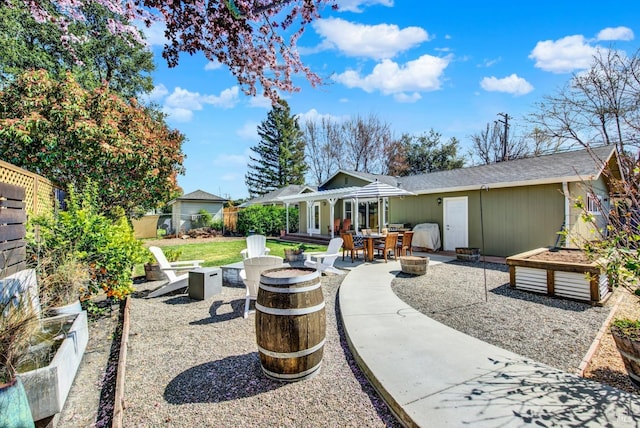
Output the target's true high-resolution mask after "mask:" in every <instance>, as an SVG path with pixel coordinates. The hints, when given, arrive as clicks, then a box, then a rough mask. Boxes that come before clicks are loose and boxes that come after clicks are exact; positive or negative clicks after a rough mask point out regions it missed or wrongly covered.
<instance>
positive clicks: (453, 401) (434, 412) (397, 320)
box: [339, 254, 640, 427]
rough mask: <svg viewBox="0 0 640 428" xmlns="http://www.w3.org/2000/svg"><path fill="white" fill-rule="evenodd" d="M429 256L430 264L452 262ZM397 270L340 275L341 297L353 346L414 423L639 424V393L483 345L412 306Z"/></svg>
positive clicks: (392, 266) (395, 266) (399, 411)
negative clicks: (394, 286) (396, 285)
mask: <svg viewBox="0 0 640 428" xmlns="http://www.w3.org/2000/svg"><path fill="white" fill-rule="evenodd" d="M428 256H429V257H430V259H431V262H430V266H432V265H433V264H436V263H438V262H443V261H447V260H450V259H451V258H450V257H445V256H440V255H437V254H429V255H428ZM340 265H341V266H340V267H342V268H347V269H349V268H350V266H349V263H345V264H342V263H340ZM352 266H353V265H352ZM399 271H400V263H398V262H395V261H390V262H389V263H382V262H373V263H365V264H360V265H358V266H357V267H354V268H353V269H351V272H350V273H349V274H348V275H347V277H346V278H345V280H344V281H343V283H342V285H341V287H340V292H339V299H340V309H341V314H342V320H343V322H344V328H345V332H346V335H347V339H348V341H349V345H350V348H351V351H352V352H353V354H354V356H355V358H356V359H357V361H358V364H359V365H360V367H361V368H362V369H363V371H364V372H365V374H366V375H367V377H368V378H369V380H370V381H371V382H372V384H373V385H374V386H375V387H376V389H377V390H378V392H379V393H380V394H381V395H382V397H383V398H384V399H385V401H386V402H387V404H388V405H389V406H390V407H391V409H392V410H393V411H394V412H395V413H396V415H397V416H398V418H399V419H400V420H401V421H402V422H403V423H404V424H406V425H407V426H420V427H444V426H453V427H458V426H463V425H471V426H474V427H476V426H478V427H512V426H532V425H533V426H536V425H537V426H547V427H548V426H580V427H590V426H592V427H607V426H609V427H636V426H640V400H639V399H638V397H637V396H635V395H633V394H629V393H626V392H623V391H619V390H617V389H614V388H611V387H607V386H604V385H602V384H600V383H596V382H592V381H588V380H586V379H583V378H581V377H578V376H575V375H572V374H568V373H565V372H562V371H560V370H557V369H554V368H552V367H549V366H545V365H543V364H540V363H537V362H535V361H532V360H530V359H527V358H525V357H522V356H520V355H517V354H514V353H512V352H509V351H506V350H504V349H501V348H498V347H496V346H493V345H490V344H488V343H486V342H482V341H480V340H478V339H475V338H473V337H471V336H467V335H466V334H464V333H460V332H458V331H456V330H453V329H451V328H449V327H447V326H445V325H443V324H440V323H439V322H437V321H434V320H432V319H430V318H428V317H427V316H425V315H423V314H421V313H420V312H418V311H416V310H414V309H413V308H411V307H410V306H408V305H407V304H405V303H404V302H402V301H401V300H400V299H399V298H398V297H396V295H395V294H394V293H393V291H392V290H391V281H392V280H393V278H394V276H395V275H396V274H397V273H398V272H399Z"/></svg>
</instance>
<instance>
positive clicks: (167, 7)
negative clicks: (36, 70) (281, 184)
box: [4, 0, 337, 104]
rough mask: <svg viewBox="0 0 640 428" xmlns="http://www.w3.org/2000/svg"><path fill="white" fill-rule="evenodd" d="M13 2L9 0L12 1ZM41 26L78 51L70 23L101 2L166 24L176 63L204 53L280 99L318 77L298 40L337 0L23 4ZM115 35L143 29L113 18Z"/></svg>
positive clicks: (170, 59)
mask: <svg viewBox="0 0 640 428" xmlns="http://www.w3.org/2000/svg"><path fill="white" fill-rule="evenodd" d="M9 1H10V0H4V2H5V3H7V4H10V3H8V2H9ZM22 1H23V3H24V5H25V6H26V7H28V8H29V10H30V11H31V14H32V15H33V16H34V18H35V19H37V20H38V21H39V22H46V21H49V22H54V23H55V24H56V25H57V26H58V27H59V28H60V29H61V31H62V32H63V34H64V35H65V36H64V37H65V38H64V39H63V41H64V42H65V43H66V44H67V45H68V47H69V48H70V49H72V50H73V48H74V46H77V43H78V42H79V41H80V40H79V38H78V37H77V35H76V34H74V33H73V32H72V29H73V28H72V25H70V24H72V23H74V22H82V21H85V20H86V19H87V18H86V15H85V11H84V10H83V8H84V7H85V6H87V5H89V4H92V3H97V4H100V5H102V6H104V7H106V9H108V10H110V11H113V12H116V13H119V14H121V15H122V16H123V17H124V18H126V20H128V21H129V22H134V21H136V20H137V21H140V22H144V23H145V24H146V25H151V24H153V23H155V22H159V23H162V24H164V25H165V26H166V31H165V36H166V37H167V44H165V46H164V51H163V57H164V58H165V59H166V61H167V63H168V65H169V66H171V67H173V66H176V65H177V64H178V62H179V58H180V54H181V53H187V54H190V55H193V54H194V53H196V52H202V53H203V54H204V56H205V57H206V58H207V59H209V60H211V61H215V62H219V63H221V64H225V65H226V66H228V67H229V69H230V71H231V73H232V74H233V75H234V76H235V77H236V79H237V80H238V82H239V83H240V85H241V86H242V88H243V90H244V91H245V93H247V94H249V95H255V94H256V93H257V88H256V87H257V85H258V84H259V85H261V86H262V88H263V94H264V95H265V96H268V97H270V98H271V99H272V101H273V102H274V104H275V103H276V102H277V99H278V95H277V91H278V90H284V91H296V90H298V89H299V88H298V87H296V86H295V85H294V83H293V80H292V76H293V75H294V74H299V73H301V74H304V75H305V76H306V77H307V79H308V80H309V81H310V82H311V84H312V85H317V84H319V83H320V78H319V76H318V75H317V74H315V73H314V72H312V71H311V70H310V69H309V67H307V66H305V65H304V64H303V63H302V61H301V59H300V56H299V53H298V51H297V48H296V47H297V41H298V40H299V38H300V36H301V35H302V34H303V32H304V29H305V27H306V26H307V25H308V24H309V23H310V22H312V21H313V20H314V19H317V18H319V17H320V8H321V7H322V6H323V5H329V6H331V7H333V8H337V4H336V1H335V0H211V1H208V2H166V1H162V0H143V1H136V2H126V3H123V2H120V1H118V0H22ZM110 28H111V31H112V32H113V33H114V34H121V35H128V36H131V37H134V38H137V39H138V40H140V34H139V30H138V29H137V28H135V27H134V26H132V25H130V24H127V23H126V22H124V21H110Z"/></svg>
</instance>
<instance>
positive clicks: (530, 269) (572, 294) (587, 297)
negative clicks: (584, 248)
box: [506, 248, 611, 305]
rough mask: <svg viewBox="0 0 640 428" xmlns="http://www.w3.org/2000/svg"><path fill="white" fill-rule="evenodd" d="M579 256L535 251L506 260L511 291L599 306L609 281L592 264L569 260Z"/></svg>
mask: <svg viewBox="0 0 640 428" xmlns="http://www.w3.org/2000/svg"><path fill="white" fill-rule="evenodd" d="M572 253H574V254H572ZM581 253H582V252H581V250H577V249H576V250H574V249H562V250H561V251H558V252H557V253H555V254H554V252H550V251H549V249H547V248H538V249H536V250H532V251H528V252H525V253H521V254H516V255H515V256H511V257H507V260H506V263H507V265H508V266H509V282H510V284H511V287H513V288H518V289H522V290H527V291H532V292H535V293H542V294H547V295H549V296H558V297H565V298H569V299H573V300H581V301H587V302H590V303H592V304H598V305H599V304H602V303H603V302H604V300H606V298H608V297H609V296H610V294H611V285H610V283H609V278H608V277H607V275H606V272H602V268H601V267H600V266H599V265H598V264H597V263H595V262H588V261H575V260H572V259H576V258H579V257H576V256H578V255H579V254H581ZM556 254H557V255H556ZM563 255H565V256H567V257H563Z"/></svg>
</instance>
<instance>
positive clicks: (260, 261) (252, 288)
mask: <svg viewBox="0 0 640 428" xmlns="http://www.w3.org/2000/svg"><path fill="white" fill-rule="evenodd" d="M283 261H284V259H283V258H282V257H278V256H258V257H251V258H248V259H244V260H243V262H244V269H243V270H241V271H240V278H242V281H243V282H244V285H245V287H246V288H247V294H246V298H245V302H244V317H245V318H247V317H248V316H249V312H254V311H249V305H250V302H251V300H256V299H257V298H258V288H259V285H260V274H261V273H262V272H264V271H265V270H267V269H273V268H277V267H280V266H282V264H283Z"/></svg>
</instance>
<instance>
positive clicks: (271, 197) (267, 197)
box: [238, 184, 317, 208]
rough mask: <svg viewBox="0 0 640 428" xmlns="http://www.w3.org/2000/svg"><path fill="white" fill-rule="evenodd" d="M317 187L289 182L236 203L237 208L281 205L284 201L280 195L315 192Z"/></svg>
mask: <svg viewBox="0 0 640 428" xmlns="http://www.w3.org/2000/svg"><path fill="white" fill-rule="evenodd" d="M315 191H317V188H315V187H312V186H307V185H304V184H289V185H288V186H284V187H282V188H280V189H276V190H272V191H271V192H269V193H266V194H264V195H262V196H258V197H256V198H253V199H250V200H248V201H246V202H243V203H242V204H240V205H238V207H239V208H246V207H249V206H251V205H278V206H282V205H284V203H283V202H282V199H280V198H281V197H284V196H295V195H299V194H301V193H307V192H315Z"/></svg>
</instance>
